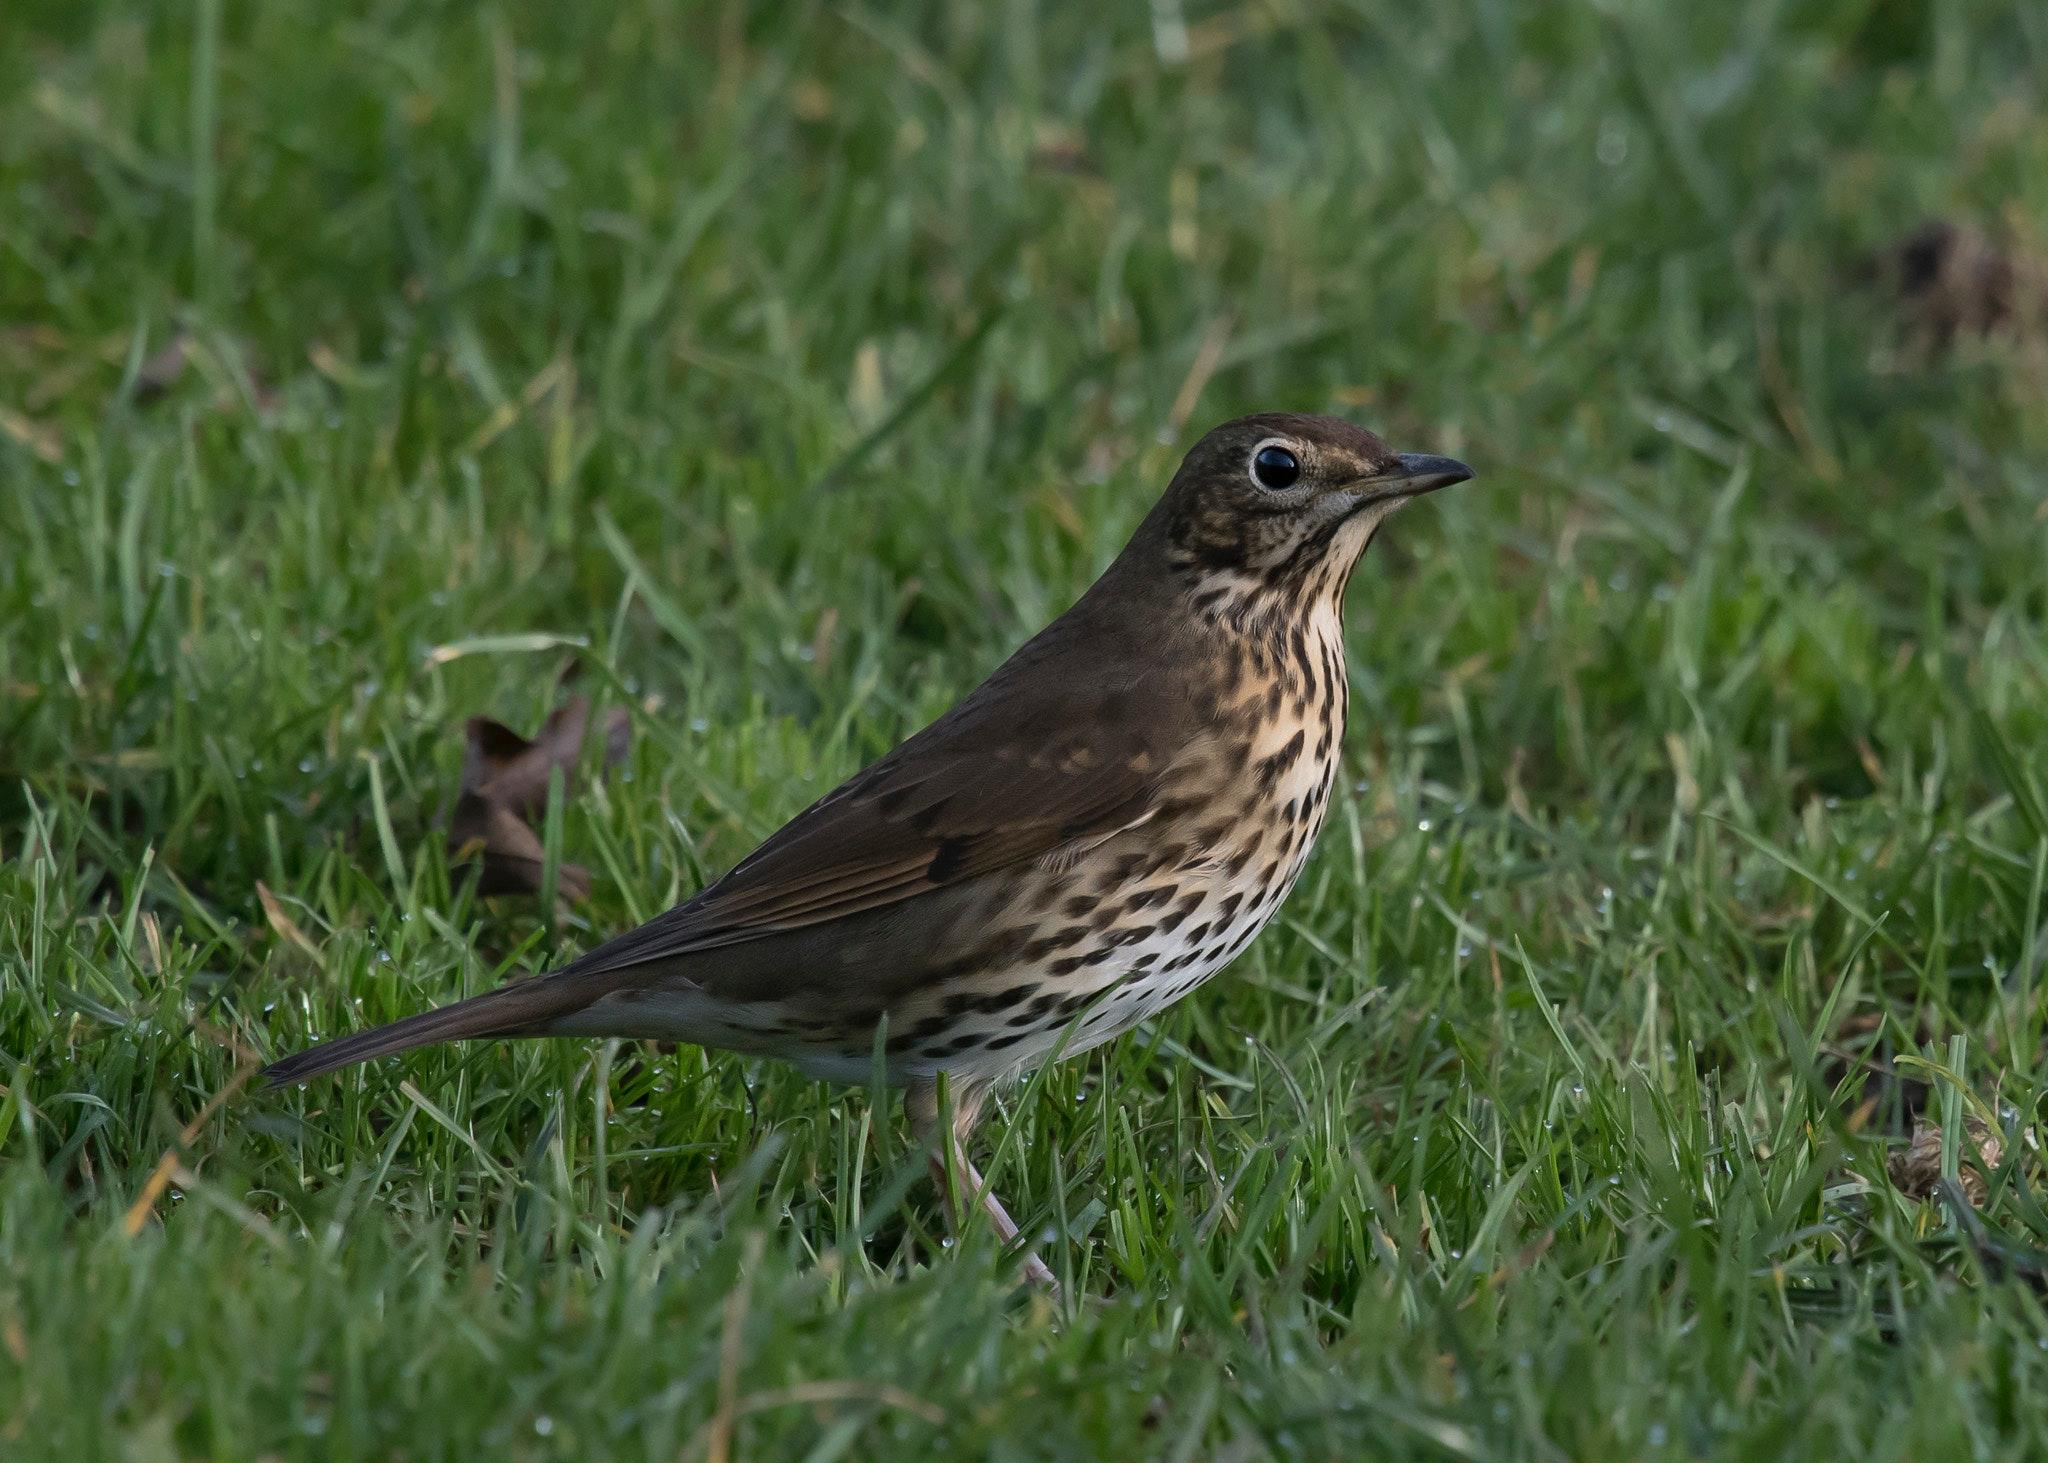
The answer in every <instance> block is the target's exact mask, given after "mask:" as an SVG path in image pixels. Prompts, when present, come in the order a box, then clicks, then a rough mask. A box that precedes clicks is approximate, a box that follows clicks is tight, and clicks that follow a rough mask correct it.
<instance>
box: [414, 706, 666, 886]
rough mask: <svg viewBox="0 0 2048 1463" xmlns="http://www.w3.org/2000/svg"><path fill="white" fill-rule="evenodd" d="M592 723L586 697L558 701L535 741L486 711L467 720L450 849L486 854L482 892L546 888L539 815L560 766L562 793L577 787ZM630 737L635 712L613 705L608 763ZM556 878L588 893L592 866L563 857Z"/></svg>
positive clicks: (455, 854)
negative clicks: (578, 767)
mask: <svg viewBox="0 0 2048 1463" xmlns="http://www.w3.org/2000/svg"><path fill="white" fill-rule="evenodd" d="M589 727H590V702H589V701H588V700H587V699H586V698H584V697H582V696H571V697H570V698H569V699H568V700H567V701H566V702H564V703H563V704H562V705H561V706H559V707H557V708H556V709H555V710H554V711H553V712H552V713H551V714H550V715H549V717H548V719H547V721H546V722H545V723H543V724H542V726H541V729H540V731H539V733H538V734H537V735H535V736H534V737H533V738H532V739H531V740H528V739H527V738H525V737H523V736H521V735H519V733H518V732H515V731H513V730H512V729H511V728H510V727H508V726H506V725H505V724H504V723H503V722H500V721H493V720H492V719H491V718H490V717H488V716H472V717H471V718H470V719H469V723H468V726H467V736H468V749H467V751H466V752H465V754H464V756H463V759H462V791H461V793H460V795H459V796H458V797H457V798H456V800H455V811H454V814H453V815H452V816H451V818H450V819H449V824H448V848H449V854H450V857H451V858H453V859H455V860H457V861H467V860H469V859H472V858H475V859H480V860H481V861H482V864H483V874H482V878H481V881H480V882H479V884H478V885H477V892H479V893H481V894H538V893H539V892H540V888H541V881H542V876H543V874H544V872H545V868H546V862H547V857H546V848H545V846H544V845H543V844H542V843H541V840H540V835H539V834H538V833H536V832H535V831H534V829H533V821H534V820H535V819H538V818H539V817H541V816H542V815H543V814H544V813H545V812H546V811H547V805H548V785H549V783H550V782H551V781H552V780H553V778H554V776H555V774H556V773H557V772H559V773H560V774H561V777H562V793H563V796H564V797H567V796H569V795H570V794H572V793H573V792H574V791H575V788H576V764H577V759H578V758H579V757H580V756H581V754H582V750H583V738H584V735H585V733H586V732H587V731H588V730H589ZM631 738H632V721H631V718H630V717H629V716H628V715H627V712H626V710H625V708H624V707H613V708H612V709H611V711H610V712H609V713H607V714H606V717H605V722H604V763H603V765H604V767H605V769H607V770H609V769H610V768H612V767H615V766H617V765H618V764H619V763H620V762H622V761H624V760H625V756H626V751H627V748H628V746H629V745H630V742H631ZM555 883H556V889H557V892H559V893H560V894H561V895H562V896H563V897H564V898H567V899H582V898H585V897H586V896H588V895H589V893H590V871H589V870H588V869H586V868H583V867H582V866H581V865H578V864H571V863H564V864H562V865H561V866H560V867H559V868H558V869H557V870H556V876H555Z"/></svg>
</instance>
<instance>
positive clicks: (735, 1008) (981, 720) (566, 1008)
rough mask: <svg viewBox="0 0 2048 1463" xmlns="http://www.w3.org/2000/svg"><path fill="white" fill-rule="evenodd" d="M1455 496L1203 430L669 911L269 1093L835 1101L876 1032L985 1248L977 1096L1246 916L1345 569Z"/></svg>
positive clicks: (1289, 876)
mask: <svg viewBox="0 0 2048 1463" xmlns="http://www.w3.org/2000/svg"><path fill="white" fill-rule="evenodd" d="M1471 475H1472V474H1471V470H1470V469H1469V468H1467V467H1466V466H1465V465H1464V464H1463V463H1460V462H1455V461H1452V460H1451V459H1449V458H1445V457H1426V456H1418V455H1411V454H1405V453H1398V452H1393V451H1391V450H1389V449H1388V447H1387V446H1386V444H1385V443H1384V442H1382V441H1381V440H1380V439H1379V438H1378V437H1376V436H1374V435H1373V434H1372V433H1370V432H1367V431H1365V430H1363V429H1361V428H1359V427H1355V426H1352V425H1351V424H1349V423H1347V422H1342V421H1337V420H1333V419H1331V418H1328V417H1315V416H1298V415H1291V414H1279V413H1275V414H1268V415H1262V416H1252V417H1245V418H1243V419H1242V420H1239V421H1234V422H1230V423H1228V424H1226V425H1224V426H1221V427H1218V428H1216V429H1215V430H1214V431H1212V432H1210V433H1209V434H1208V435H1207V436H1206V437H1204V438H1203V439H1202V440H1201V441H1200V442H1199V443H1197V444H1196V446H1195V448H1194V450H1193V451H1191V452H1190V453H1188V455H1187V458H1186V460H1185V461H1184V462H1183V463H1182V464H1181V468H1180V471H1179V472H1178V473H1176V474H1175V475H1174V478H1173V482H1172V483H1171V485H1169V486H1168V488H1167V490H1166V493H1165V495H1164V496H1163V497H1162V498H1161V499H1160V500H1159V503H1158V505H1157V506H1156V507H1154V509H1153V510H1152V512H1151V513H1150V514H1149V515H1148V516H1147V517H1146V518H1145V520H1144V522H1143V523H1141V524H1140V525H1139V527H1138V530H1137V532H1136V533H1135V534H1134V535H1133V536H1132V538H1131V541H1130V543H1129V544H1128V545H1127V546H1126V547H1125V549H1124V551H1123V553H1122V554H1121V555H1119V556H1118V558H1117V560H1116V562H1115V563H1113V564H1111V565H1110V567H1109V569H1108V571H1107V572H1106V573H1104V574H1103V576H1102V577H1101V578H1100V579H1099V580H1097V581H1096V583H1095V585H1094V586H1093V587H1092V588H1091V589H1089V590H1088V592H1087V593H1086V594H1084V595H1082V596H1081V598H1080V600H1079V601H1078V602H1077V603H1076V604H1075V605H1074V607H1073V608H1072V609H1070V610H1068V611H1067V612H1066V613H1065V614H1064V615H1061V616H1060V617H1059V618H1058V619H1057V620H1055V621H1053V623H1052V624H1050V625H1048V626H1047V627H1046V628H1045V629H1044V630H1042V631H1040V632H1039V633H1038V635H1036V636H1035V637H1033V638H1032V639H1031V640H1030V641H1029V642H1027V643H1026V644H1025V645H1024V647H1023V648H1022V649H1020V650H1018V651H1017V653H1016V654H1014V655H1013V656H1011V657H1010V659H1009V660H1008V661H1007V662H1005V663H1004V664H1003V665H1002V666H1001V667H1000V668H999V669H998V670H997V671H996V672H995V674H993V675H992V676H990V677H989V678H988V680H987V681H985V682H983V683H982V685H981V686H980V687H979V688H978V689H977V690H975V691H974V692H973V693H972V694H971V695H969V696H968V697H967V699H966V700H964V701H962V702H961V703H960V704H959V705H958V706H956V707H954V708H953V710H951V711H949V712H948V713H946V715H944V716H942V717H940V718H939V719H938V720H937V721H936V722H934V723H932V725H930V726H929V727H927V728H925V729H924V730H923V731H921V732H919V733H918V734H917V735H915V736H913V737H911V738H910V739H909V740H908V741H906V742H904V743H903V744H902V745H901V746H899V747H898V748H896V750H895V751H893V752H891V753H889V755H887V756H886V757H884V758H882V759H881V760H880V761H879V762H876V763H875V764H874V765H873V766H871V767H869V768H868V769H867V770H865V771H863V772H860V773H857V774H856V775H855V776H854V777H852V778H851V779H849V780H848V781H847V782H846V783H845V784H843V785H842V786H841V787H839V788H838V789H836V790H835V791H833V792H831V793H828V794H827V795H826V796H825V797H823V798H821V799H819V800H818V801H817V802H816V803H814V804H813V805H812V806H811V807H810V808H808V809H806V810H805V811H804V812H802V813H800V814H798V815H797V816H796V817H795V818H794V819H792V820H791V821H790V823H789V824H788V825H787V826H786V827H784V828H783V829H782V830H781V831H780V832H778V833H776V834H775V835H774V836H773V837H771V838H770V839H769V840H768V841H767V842H766V843H764V844H762V845H761V846H760V848H758V849H756V850H755V851H754V852H753V854H751V855H750V856H749V857H748V858H746V859H745V860H744V861H742V862H741V863H740V864H739V865H738V866H737V867H735V868H734V869H733V870H732V871H731V872H730V873H728V874H727V875H726V876H725V877H724V878H722V879H720V880H719V881H718V882H716V883H715V884H713V885H711V886H710V887H709V888H707V889H705V890H704V891H703V892H702V893H700V894H698V895H697V896H696V897H695V898H693V899H691V900H689V901H688V902H686V903H684V904H681V905H679V906H677V907H676V908H674V909H672V910H670V911H669V912H668V913H666V914H664V915H661V916H659V917H658V918H656V919H654V920H651V921H649V922H648V923H647V924H645V925H642V926H641V927H640V928H638V929H636V930H632V931H630V932H628V933H626V934H623V935H620V936H619V937H618V938H617V939H614V940H612V941H610V942H608V943H606V944H604V945H601V946H599V947H598V948H597V949H595V950H593V951H591V952H590V953H589V954H587V955H584V956H582V957H580V958H579V959H576V960H573V961H571V962H569V964H567V965H565V966H564V967H562V968H561V969H560V970H558V971H555V972H553V973H551V974H547V975H542V976H538V977H534V978H530V979H526V980H521V981H516V982H514V983H512V984H510V985H506V986H503V987H501V988H499V989H497V990H494V991H491V992H489V993H487V994H484V995H480V996H477V997H474V998H472V999H470V1000H466V1001H461V1002H458V1003H456V1004H454V1005H450V1006H445V1007H442V1008H441V1009H439V1010H433V1011H428V1012H425V1013H424V1014H421V1015H418V1016H412V1017H408V1018H407V1019H405V1020H402V1021H398V1022H394V1023H393V1024H391V1025H389V1026H384V1027H380V1028H378V1029H376V1030H373V1031H366V1032H362V1033H360V1034H358V1035H354V1036H347V1037H343V1038H341V1039H339V1040H336V1041H332V1042H329V1043H327V1044H325V1045H323V1046H316V1047H313V1048H312V1049H310V1050H308V1051H303V1052H300V1053H298V1054H297V1055H295V1056H290V1057H286V1058H285V1059H283V1060H282V1061H279V1062H277V1063H275V1064H273V1065H272V1066H271V1067H269V1068H268V1069H267V1075H268V1076H269V1077H270V1079H271V1080H273V1081H276V1082H296V1081H302V1080H304V1079H306V1078H310V1077H315V1076H318V1075H320V1074H321V1073H324V1072H331V1071H333V1070H334V1069H336V1068H338V1067H343V1066H347V1065H349V1064H350V1063H353V1062H360V1061H363V1060H365V1059H367V1058H371V1057H379V1056H383V1055H386V1054H387V1053H391V1052H397V1051H403V1050H406V1049H408V1048H411V1047H416V1046H421V1045H425V1044H428V1043H432V1042H441V1041H451V1040H456V1039H460V1038H468V1037H507V1036H586V1037H611V1036H623V1037H655V1038H661V1039H664V1040H672V1041H686V1042H693V1043H696V1044H699V1045H702V1046H711V1047H727V1048H730V1049H732V1050H735V1051H741V1052H750V1053H756V1054H759V1055H764V1056H772V1057H779V1058H782V1059H784V1060H786V1061H789V1062H793V1063H795V1064H796V1066H798V1067H799V1068H801V1069H802V1070H803V1071H805V1072H807V1073H810V1074H812V1075H814V1076H819V1077H827V1078H835V1079H839V1080H844V1081H853V1082H858V1081H863V1080H865V1079H867V1078H868V1077H869V1075H870V1073H871V1072H872V1071H873V1070H874V1065H875V1060H876V1057H875V1053H876V1047H877V1042H878V1040H879V1043H880V1051H881V1061H882V1065H883V1066H884V1067H885V1069H886V1073H887V1076H888V1078H889V1080H890V1081H891V1082H893V1083H897V1084H901V1085H904V1086H907V1088H908V1089H909V1090H908V1093H907V1095H906V1100H905V1105H906V1107H907V1109H908V1110H909V1112H910V1114H911V1117H912V1119H913V1122H914V1123H915V1124H916V1125H917V1127H918V1128H919V1129H920V1131H928V1130H929V1129H930V1128H931V1126H932V1125H933V1124H934V1122H935V1121H936V1119H937V1116H938V1102H937V1086H936V1082H937V1079H938V1077H939V1076H940V1074H945V1075H946V1078H947V1083H948V1089H949V1091H950V1094H951V1098H952V1103H953V1123H952V1125H951V1131H950V1132H949V1133H948V1134H946V1135H945V1137H944V1138H943V1139H942V1141H941V1142H940V1143H939V1145H938V1149H942V1150H944V1151H943V1154H940V1153H938V1152H937V1151H936V1150H935V1162H936V1163H937V1164H938V1165H939V1167H940V1168H941V1170H942V1174H941V1176H942V1179H943V1178H945V1177H946V1176H947V1170H948V1167H949V1166H953V1169H954V1171H957V1172H958V1173H959V1174H960V1175H961V1176H962V1177H963V1179H964V1182H965V1183H966V1185H967V1186H968V1189H969V1190H970V1192H971V1193H972V1194H973V1195H975V1197H976V1202H979V1203H980V1204H981V1205H982V1206H983V1207H984V1208H985V1209H986V1210H987V1211H988V1213H989V1216H990V1218H991V1220H992V1221H993V1223H994V1226H995V1228H996V1231H997V1233H998V1234H999V1235H1000V1236H1001V1237H1002V1238H1003V1240H1004V1241H1005V1242H1008V1241H1009V1240H1010V1239H1012V1238H1014V1236H1015V1233H1016V1227H1015V1225H1014V1224H1012V1223H1011V1222H1010V1219H1009V1216H1008V1215H1007V1214H1006V1213H1004V1212H1003V1209H1002V1206H1001V1205H1000V1204H999V1203H998V1202H996V1200H995V1198H994V1196H993V1195H992V1194H989V1193H988V1191H987V1186H986V1185H985V1184H984V1183H983V1182H982V1181H981V1178H980V1176H979V1175H978V1174H976V1173H975V1172H974V1170H973V1168H972V1166H971V1165H970V1164H968V1163H967V1162H966V1160H965V1154H964V1151H963V1147H962V1139H963V1138H964V1136H965V1135H966V1133H967V1132H968V1130H969V1129H970V1127H971V1125H972V1123H973V1121H974V1118H975V1115H976V1113H977V1111H978V1109H979V1107H980V1105H981V1100H982V1098H983V1096H984V1095H985V1094H986V1093H987V1091H988V1089H989V1087H990V1085H991V1084H993V1083H995V1082H998V1081H1000V1080H1001V1079H1003V1078H1005V1077H1007V1076H1010V1075H1011V1074H1013V1073H1016V1072H1017V1071H1019V1069H1021V1068H1024V1067H1028V1066H1030V1065H1031V1064H1033V1063H1034V1062H1036V1061H1039V1060H1041V1059H1043V1058H1044V1057H1046V1056H1047V1055H1048V1054H1050V1053H1052V1052H1054V1051H1055V1050H1056V1049H1057V1050H1059V1051H1061V1052H1062V1053H1064V1054H1071V1053H1074V1052H1080V1051H1085V1050H1087V1049H1088V1048H1089V1047H1092V1046H1095V1045H1097V1044H1098V1043H1100V1042H1104V1041H1107V1040H1109V1039H1110V1038H1111V1037H1113V1036H1115V1035H1116V1034H1117V1033H1119V1032H1121V1031H1124V1030H1127V1029H1128V1028H1129V1027H1131V1026H1133V1025H1134V1024H1136V1023H1137V1022H1139V1021H1141V1020H1143V1019H1144V1018H1145V1017H1147V1016H1149V1015H1151V1014H1152V1013H1153V1012H1155V1011H1158V1010H1160V1009H1161V1008H1163V1007H1165V1006H1166V1005H1168V1004H1170V1003H1171V1002H1173V1001H1177V1000H1179V999H1180V998H1181V997H1182V996H1184V995H1186V994H1187V993H1188V992H1189V991H1191V990H1193V989H1194V988H1195V987H1196V986H1198V985H1200V984H1201V983H1202V982H1203V981H1205V980H1207V979H1208V978H1209V977H1210V976H1212V975H1214V974H1215V973H1216V972H1217V971H1218V970H1220V969H1222V968H1223V966H1224V965H1226V964H1227V963H1229V961H1230V960H1231V958H1232V957H1234V956H1235V955H1236V954H1237V953H1238V952H1239V951H1240V950H1242V949H1244V947H1245V946H1246V945H1247V944H1249V943H1250V942H1251V940H1252V937H1253V936H1255V935H1256V934H1258V932H1259V930H1260V929H1261V928H1262V927H1263V926H1264V925H1265V923H1266V921H1267V920H1268V919H1270V918H1271V917H1272V915H1273V911H1274V910H1275V909H1276V908H1277V907H1278V906H1279V904H1280V901H1281V899H1282V898H1283V897H1284V896H1285V895H1286V893H1287V891H1288V888H1289V887H1290V886H1291V885H1292V884H1293V882H1294V879H1295V876H1296V875H1297V874H1298V873H1299V872H1300V871H1301V866H1302V862H1303V860H1305V859H1306V858H1307V856H1308V851H1309V845H1310V844H1311V843H1312V842H1313V841H1314V839H1315V836H1316V833H1317V831H1318V830H1319V829H1320V828H1321V827H1322V823H1323V815H1324V812H1325V810H1326V809H1327V807H1328V804H1329V797H1330V787H1331V784H1332V782H1333V781H1334V779H1335V777H1336V773H1337V759H1338V754H1339V743H1340V742H1341V741H1342V739H1343V734H1344V720H1345V702H1346V692H1347V681H1346V674H1345V662H1344V634H1343V625H1342V620H1341V610H1342V605H1341V601H1342V599H1343V595H1344V589H1345V586H1346V584H1347V583H1348V582H1349V580H1350V578H1351V571H1352V568H1353V566H1354V565H1355V564H1356V563H1357V561H1358V557H1359V555H1360V554H1361V553H1362V552H1363V551H1364V549H1365V547H1366V544H1367V543H1368V541H1370V539H1371V538H1372V536H1373V534H1374V532H1375V530H1377V528H1378V527H1379V525H1380V523H1381V522H1382V521H1383V520H1384V519H1385V518H1386V517H1387V515H1388V514H1390V513H1392V512H1393V511H1394V510H1395V509H1396V508H1398V507H1400V506H1401V505H1402V504H1403V503H1405V502H1407V501H1408V500H1409V499H1411V498H1414V497H1416V496H1417V495H1419V494H1422V493H1426V492H1429V491H1431V490H1433V489H1436V488H1441V487H1444V486H1447V485H1448V484H1451V483H1457V482H1462V481H1464V480H1465V479H1466V478H1469V477H1470V476H1471ZM1029 1263H1030V1264H1031V1265H1032V1267H1033V1268H1032V1273H1033V1275H1034V1276H1035V1277H1037V1278H1049V1272H1046V1271H1045V1270H1044V1268H1043V1267H1042V1266H1040V1265H1038V1264H1037V1262H1036V1260H1035V1258H1032V1259H1030V1261H1029Z"/></svg>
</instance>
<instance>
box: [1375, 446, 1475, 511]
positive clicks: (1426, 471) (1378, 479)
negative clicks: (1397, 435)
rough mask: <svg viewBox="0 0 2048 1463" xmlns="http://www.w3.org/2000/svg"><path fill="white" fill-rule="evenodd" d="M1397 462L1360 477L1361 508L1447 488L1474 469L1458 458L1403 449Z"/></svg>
mask: <svg viewBox="0 0 2048 1463" xmlns="http://www.w3.org/2000/svg"><path fill="white" fill-rule="evenodd" d="M1394 461H1395V466H1393V467H1390V468H1388V469H1387V470H1386V471H1385V472H1376V473H1374V474H1373V475H1372V476H1371V477H1369V478H1362V479H1360V480H1359V482H1358V483H1357V484H1356V486H1357V488H1358V489H1359V490H1360V496H1359V500H1358V506H1359V507H1361V508H1363V507H1366V506H1368V505H1370V504H1373V503H1385V502H1388V501H1391V500H1396V499H1401V498H1419V497H1421V496H1422V495H1423V494H1424V493H1434V492H1435V491H1436V490H1437V489H1438V488H1448V487H1450V486H1451V485H1452V484H1453V483H1462V482H1464V481H1465V480H1466V479H1468V478H1470V477H1471V476H1472V469H1471V468H1469V467H1467V466H1465V464H1464V463H1462V462H1460V461H1458V459H1457V458H1455V457H1431V456H1429V455H1428V454H1427V453H1422V452H1403V453H1402V454H1401V455H1400V456H1399V457H1397V458H1395V459H1394Z"/></svg>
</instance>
